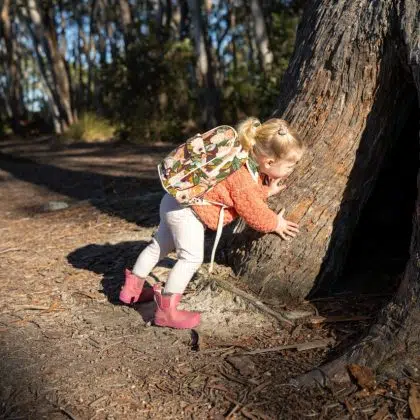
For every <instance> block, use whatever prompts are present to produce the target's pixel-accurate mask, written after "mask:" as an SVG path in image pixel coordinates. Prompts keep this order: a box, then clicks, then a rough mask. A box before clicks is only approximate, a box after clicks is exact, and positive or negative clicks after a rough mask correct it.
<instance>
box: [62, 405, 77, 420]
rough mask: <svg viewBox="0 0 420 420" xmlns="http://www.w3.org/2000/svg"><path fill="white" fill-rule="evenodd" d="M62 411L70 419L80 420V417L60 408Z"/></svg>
mask: <svg viewBox="0 0 420 420" xmlns="http://www.w3.org/2000/svg"><path fill="white" fill-rule="evenodd" d="M60 411H61V412H62V413H63V414H65V415H66V416H67V417H68V418H70V419H71V420H79V417H78V416H75V415H74V414H73V413H71V412H70V411H69V410H67V409H66V408H64V407H60Z"/></svg>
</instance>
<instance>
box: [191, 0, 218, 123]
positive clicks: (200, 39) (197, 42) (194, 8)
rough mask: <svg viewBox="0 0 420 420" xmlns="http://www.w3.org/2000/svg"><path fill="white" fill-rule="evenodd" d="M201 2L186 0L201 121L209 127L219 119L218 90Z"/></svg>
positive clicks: (198, 0)
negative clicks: (195, 67) (189, 18)
mask: <svg viewBox="0 0 420 420" xmlns="http://www.w3.org/2000/svg"><path fill="white" fill-rule="evenodd" d="M201 3H202V2H201V0H189V1H188V5H189V8H190V12H191V17H192V23H193V25H192V29H193V34H192V35H193V39H194V46H195V52H196V57H197V71H196V74H197V81H198V86H199V89H200V90H201V95H200V96H201V108H202V110H203V111H202V123H203V124H204V125H205V126H208V127H210V126H214V125H216V124H217V121H218V120H219V119H220V109H219V90H218V88H217V87H216V83H215V80H214V69H213V63H212V55H211V46H210V43H209V40H208V34H207V25H206V23H205V22H204V20H203V18H202V16H201V13H202V7H201Z"/></svg>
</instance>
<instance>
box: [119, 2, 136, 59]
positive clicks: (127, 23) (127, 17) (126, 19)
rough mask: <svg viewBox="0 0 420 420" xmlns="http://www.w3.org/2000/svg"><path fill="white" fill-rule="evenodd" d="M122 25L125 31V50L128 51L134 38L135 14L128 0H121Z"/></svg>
mask: <svg viewBox="0 0 420 420" xmlns="http://www.w3.org/2000/svg"><path fill="white" fill-rule="evenodd" d="M119 5H120V14H121V26H122V29H123V33H124V43H125V51H126V53H127V51H128V49H129V47H130V44H131V43H132V42H133V40H134V36H133V16H132V14H131V9H130V4H129V3H128V0H119Z"/></svg>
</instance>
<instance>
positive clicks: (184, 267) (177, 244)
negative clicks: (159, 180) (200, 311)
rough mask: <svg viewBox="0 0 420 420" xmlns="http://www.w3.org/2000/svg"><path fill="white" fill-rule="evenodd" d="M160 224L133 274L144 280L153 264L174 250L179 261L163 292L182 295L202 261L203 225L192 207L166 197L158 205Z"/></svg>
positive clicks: (168, 196)
mask: <svg viewBox="0 0 420 420" xmlns="http://www.w3.org/2000/svg"><path fill="white" fill-rule="evenodd" d="M159 213H160V223H159V228H158V230H157V232H156V235H155V236H154V238H153V240H152V243H151V244H150V245H149V246H148V247H147V248H145V249H144V250H143V252H142V253H141V254H140V255H139V257H138V258H137V261H136V263H135V265H134V268H133V273H134V274H136V275H137V276H139V277H142V278H146V277H147V276H148V275H149V273H150V272H151V271H152V269H153V268H154V267H155V265H156V264H157V263H158V262H159V261H160V260H161V259H163V258H165V257H166V256H167V255H168V254H169V253H170V252H171V251H173V250H175V249H176V252H177V256H178V261H177V262H176V264H175V266H174V267H173V268H172V270H171V271H170V273H169V277H168V280H167V282H166V285H165V290H164V291H165V292H166V293H184V290H185V288H186V287H187V284H188V283H189V281H190V280H191V278H192V276H193V275H194V273H195V272H196V271H197V270H198V268H199V267H200V265H201V264H202V262H203V258H204V230H205V228H204V225H203V223H202V222H201V221H200V220H199V219H198V218H197V217H196V216H195V214H194V213H193V211H192V210H191V208H189V207H183V206H181V205H180V204H179V203H178V202H177V201H176V200H175V199H174V198H173V197H172V196H171V195H169V194H165V195H164V197H163V198H162V201H161V203H160V212H159Z"/></svg>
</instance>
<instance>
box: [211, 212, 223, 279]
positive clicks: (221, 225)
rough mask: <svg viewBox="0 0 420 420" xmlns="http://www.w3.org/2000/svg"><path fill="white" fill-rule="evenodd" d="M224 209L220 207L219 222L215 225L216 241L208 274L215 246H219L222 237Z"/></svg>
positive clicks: (214, 253) (212, 259) (212, 257)
mask: <svg viewBox="0 0 420 420" xmlns="http://www.w3.org/2000/svg"><path fill="white" fill-rule="evenodd" d="M226 207H227V206H223V205H222V206H221V208H220V214H219V222H218V223H217V231H216V239H215V240H214V245H213V250H212V251H211V258H210V268H209V273H212V272H213V265H214V257H215V255H216V249H217V245H219V241H220V237H221V236H222V231H223V221H224V218H225V208H226Z"/></svg>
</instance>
